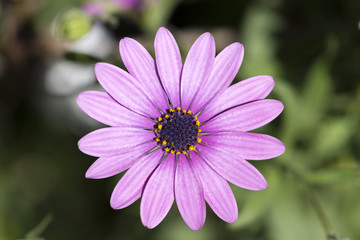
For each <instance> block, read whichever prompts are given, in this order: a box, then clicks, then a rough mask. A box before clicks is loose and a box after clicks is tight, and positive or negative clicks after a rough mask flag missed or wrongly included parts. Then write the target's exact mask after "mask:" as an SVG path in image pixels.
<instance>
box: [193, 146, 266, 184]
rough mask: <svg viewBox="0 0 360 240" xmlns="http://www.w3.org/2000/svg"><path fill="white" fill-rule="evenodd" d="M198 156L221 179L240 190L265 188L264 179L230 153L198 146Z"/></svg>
mask: <svg viewBox="0 0 360 240" xmlns="http://www.w3.org/2000/svg"><path fill="white" fill-rule="evenodd" d="M198 149H199V150H200V154H201V155H202V156H203V158H204V159H205V160H206V161H207V163H208V164H209V165H210V166H211V167H212V168H213V169H214V170H215V171H216V172H217V173H218V174H219V175H220V176H222V177H223V178H225V179H226V180H228V181H229V182H231V183H233V184H235V185H236V186H239V187H241V188H245V189H249V190H263V189H265V188H267V183H266V180H265V178H264V177H263V176H262V175H261V173H260V172H259V171H258V170H257V169H256V168H255V167H254V166H252V165H251V164H250V163H248V162H247V161H246V160H244V159H242V158H241V157H240V156H236V155H235V154H233V153H232V152H229V151H225V150H223V149H219V148H214V147H210V146H206V147H205V146H199V147H198Z"/></svg>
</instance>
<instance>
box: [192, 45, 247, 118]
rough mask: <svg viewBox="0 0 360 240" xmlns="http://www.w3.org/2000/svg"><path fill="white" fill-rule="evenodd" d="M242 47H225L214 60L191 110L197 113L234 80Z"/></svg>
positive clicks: (239, 64) (242, 56)
mask: <svg viewBox="0 0 360 240" xmlns="http://www.w3.org/2000/svg"><path fill="white" fill-rule="evenodd" d="M243 58H244V47H243V45H242V44H240V43H238V42H236V43H233V44H231V45H229V46H227V47H226V48H225V49H224V50H223V51H221V52H220V53H219V54H218V55H217V56H216V58H215V62H214V67H213V69H212V72H211V74H210V77H209V79H208V81H207V82H206V83H205V85H204V86H203V87H202V88H201V89H200V90H199V92H198V93H197V95H196V96H195V99H194V102H193V104H192V105H191V110H192V111H193V112H195V113H197V112H198V111H199V110H201V109H203V108H204V106H205V105H206V104H207V103H208V102H210V101H211V100H212V99H213V98H214V97H215V96H217V95H218V94H219V93H221V92H223V91H224V90H225V89H226V88H227V87H229V85H230V83H231V82H232V81H233V80H234V78H235V76H236V74H237V72H238V71H239V68H240V66H241V63H242V60H243Z"/></svg>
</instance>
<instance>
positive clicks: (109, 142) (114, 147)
mask: <svg viewBox="0 0 360 240" xmlns="http://www.w3.org/2000/svg"><path fill="white" fill-rule="evenodd" d="M154 137H155V135H154V133H153V132H152V131H146V130H142V129H137V128H130V127H108V128H102V129H98V130H95V131H93V132H91V133H89V134H87V135H85V136H84V137H83V138H81V139H80V141H79V143H78V145H79V149H80V150H81V151H82V152H83V153H86V154H88V155H91V156H95V157H103V156H104V157H111V156H115V155H120V154H122V153H126V152H129V151H131V150H132V149H133V148H134V147H137V146H140V145H143V144H144V143H146V142H149V141H152V139H153V138H154Z"/></svg>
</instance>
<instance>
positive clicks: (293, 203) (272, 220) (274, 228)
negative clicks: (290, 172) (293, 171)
mask: <svg viewBox="0 0 360 240" xmlns="http://www.w3.org/2000/svg"><path fill="white" fill-rule="evenodd" d="M271 205H272V206H271V211H270V212H269V214H268V221H267V224H268V229H269V231H270V236H271V238H270V239H274V240H289V239H291V240H304V239H325V231H324V230H323V229H322V226H321V224H320V221H319V220H318V218H317V216H316V215H315V213H314V210H313V209H312V208H311V205H310V203H309V201H308V196H307V194H306V193H305V192H304V191H303V186H302V185H300V184H299V181H298V179H295V178H292V177H289V176H286V178H284V179H283V181H282V185H281V191H279V192H278V194H277V196H276V199H275V200H273V201H272V202H271Z"/></svg>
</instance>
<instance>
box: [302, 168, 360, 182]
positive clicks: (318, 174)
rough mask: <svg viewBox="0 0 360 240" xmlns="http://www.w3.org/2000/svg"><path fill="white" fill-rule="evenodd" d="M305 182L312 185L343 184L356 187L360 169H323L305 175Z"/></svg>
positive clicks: (359, 178) (359, 179)
mask: <svg viewBox="0 0 360 240" xmlns="http://www.w3.org/2000/svg"><path fill="white" fill-rule="evenodd" d="M306 179H307V181H309V182H310V183H312V184H343V183H351V184H354V185H356V184H357V183H358V182H359V181H360V168H359V167H356V168H333V169H323V170H318V171H315V172H311V173H308V174H307V175H306Z"/></svg>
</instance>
